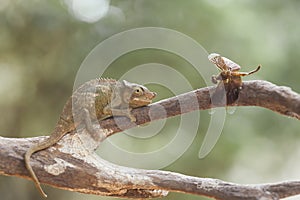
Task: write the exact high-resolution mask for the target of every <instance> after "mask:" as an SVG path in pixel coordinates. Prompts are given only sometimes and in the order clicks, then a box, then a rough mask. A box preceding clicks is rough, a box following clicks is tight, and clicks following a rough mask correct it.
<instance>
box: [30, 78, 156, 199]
mask: <svg viewBox="0 0 300 200" xmlns="http://www.w3.org/2000/svg"><path fill="white" fill-rule="evenodd" d="M155 96H156V93H155V92H151V91H150V90H149V89H148V88H146V87H145V86H142V85H139V84H135V83H130V82H128V81H126V80H122V81H118V80H114V79H105V78H97V79H93V80H90V81H88V82H85V83H84V84H82V85H81V86H79V87H78V89H76V90H75V91H74V93H73V94H72V96H71V97H70V98H69V99H68V100H67V102H66V104H65V105H64V107H63V110H62V113H61V115H60V117H59V119H58V122H57V125H56V126H55V128H54V130H53V131H52V133H51V135H50V137H48V138H46V139H45V140H42V141H41V142H39V143H37V144H34V145H33V146H31V147H30V148H29V149H28V150H27V151H26V153H25V156H24V160H25V166H26V168H27V170H28V172H29V173H30V175H31V177H32V179H33V181H34V183H35V186H36V188H37V189H38V191H39V192H40V193H41V195H42V196H43V197H47V195H46V193H45V192H44V191H43V189H42V187H41V185H40V182H39V180H38V178H37V176H36V174H35V173H34V171H33V169H32V167H31V165H30V157H31V155H32V154H34V153H35V152H38V151H41V150H43V149H46V148H48V147H51V146H53V145H54V144H56V143H57V142H58V141H59V140H60V139H61V138H62V137H63V136H64V135H66V134H68V133H70V132H72V131H74V130H75V129H76V128H77V127H78V126H79V124H81V123H83V124H84V125H85V128H86V129H87V131H88V132H89V133H90V134H91V135H96V134H97V130H95V128H93V126H92V121H93V120H104V119H106V118H109V117H112V116H125V117H127V118H129V119H130V121H131V122H135V121H136V118H135V117H134V116H133V115H132V114H131V110H132V109H133V108H137V107H142V106H147V105H148V104H150V103H151V102H152V99H153V98H154V97H155Z"/></svg>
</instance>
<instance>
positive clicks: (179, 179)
mask: <svg viewBox="0 0 300 200" xmlns="http://www.w3.org/2000/svg"><path fill="white" fill-rule="evenodd" d="M212 90H214V87H207V88H201V89H198V90H195V91H192V92H188V93H185V94H182V95H179V96H177V97H173V98H169V99H166V100H163V101H160V102H157V103H154V104H152V105H150V106H148V107H143V108H138V109H135V110H133V114H134V115H135V116H136V117H137V119H138V120H137V123H136V124H134V123H130V122H129V120H128V119H127V118H123V117H118V118H116V119H107V120H105V121H101V122H100V125H101V127H102V129H99V134H100V136H101V137H99V138H98V140H97V139H96V140H97V141H95V140H94V139H95V138H92V137H90V135H89V133H87V132H86V130H85V129H84V128H82V129H79V130H77V132H76V133H70V134H67V135H66V136H65V137H63V138H62V140H61V141H59V143H58V144H57V145H55V146H53V147H51V148H48V149H46V150H44V151H41V152H38V153H36V154H34V155H33V158H32V160H31V161H32V162H31V163H32V165H33V168H34V170H35V172H36V174H37V176H38V177H39V180H40V181H41V182H42V183H46V184H49V185H52V186H55V187H58V188H63V189H66V190H72V191H78V192H82V193H89V194H99V195H109V196H118V197H131V198H150V197H159V196H165V195H167V192H168V191H173V192H182V193H191V194H197V195H205V196H211V197H214V198H216V199H228V200H229V199H230V200H234V199H262V198H263V197H264V198H265V199H279V198H284V197H288V196H292V195H296V194H300V181H291V182H282V183H276V184H262V185H261V184H260V185H240V184H234V183H228V182H224V181H220V180H216V179H209V178H197V177H191V176H185V175H182V174H178V173H172V172H164V171H159V170H141V169H132V168H127V167H121V166H117V165H114V164H112V163H109V162H107V161H105V160H103V159H101V158H99V157H98V156H97V155H96V154H95V153H94V150H95V149H96V148H97V147H98V145H99V144H100V142H101V141H102V140H103V138H105V137H107V136H109V135H112V134H114V133H117V132H120V131H121V130H125V129H129V128H132V127H134V126H137V125H138V124H143V123H147V122H149V121H153V120H159V119H163V118H168V117H172V116H175V115H180V114H183V113H187V112H191V111H194V110H199V109H201V110H203V109H209V108H211V107H212V105H211V102H210V91H212ZM237 106H261V107H265V108H268V109H270V110H273V111H275V112H278V113H281V114H284V115H287V116H290V117H295V118H297V119H300V117H299V116H300V95H299V94H297V93H295V92H292V91H291V90H290V89H289V88H286V87H278V86H276V85H274V84H271V83H269V82H265V81H251V82H245V84H244V87H243V90H242V91H241V93H240V96H239V100H238V102H237ZM148 113H149V115H148ZM117 124H118V125H119V126H117ZM120 124H121V125H122V126H121V127H120ZM94 126H95V127H98V128H99V125H98V124H95V125H94ZM103 136H104V137H103ZM43 138H44V137H38V138H28V139H16V138H12V139H9V138H2V137H0V173H1V174H5V175H12V176H21V177H25V178H30V177H29V174H28V172H27V170H26V168H25V166H24V160H23V155H24V153H25V151H26V150H27V149H28V147H29V146H30V145H32V143H33V142H37V141H39V140H41V139H43Z"/></svg>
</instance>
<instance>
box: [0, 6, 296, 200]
mask: <svg viewBox="0 0 300 200" xmlns="http://www.w3.org/2000/svg"><path fill="white" fill-rule="evenodd" d="M79 2H80V1H76V0H61V1H39V0H31V1H19V0H1V1H0V110H1V113H2V114H1V119H0V135H1V136H5V137H32V136H39V135H48V134H49V133H50V132H51V131H52V129H53V127H54V126H55V123H56V121H57V119H58V116H59V114H60V112H61V110H62V107H63V105H64V103H65V102H66V100H67V98H68V97H69V96H70V95H71V93H72V89H73V83H74V80H75V76H76V73H77V70H78V69H79V67H80V64H81V63H82V61H83V60H84V58H85V57H86V56H87V54H88V53H89V52H90V51H91V50H92V49H93V48H94V47H95V46H96V45H97V44H99V43H100V42H101V41H103V40H105V39H107V38H109V37H110V36H112V35H113V34H116V33H119V32H121V31H125V30H129V29H132V28H138V27H147V26H153V27H165V28H169V29H174V30H176V31H179V32H181V33H183V34H186V35H188V36H189V37H191V38H193V39H194V40H196V41H197V42H198V43H200V44H201V45H202V46H203V47H204V48H205V49H206V50H207V51H208V52H218V53H220V54H222V55H224V56H226V57H228V58H230V59H232V60H234V61H237V62H238V63H239V64H240V65H242V66H243V70H242V71H249V70H251V69H253V68H254V67H255V66H257V65H258V64H261V65H262V66H263V67H262V69H261V70H260V71H259V72H258V73H257V74H255V76H251V77H247V78H246V79H264V80H268V81H270V82H273V83H275V84H278V85H285V86H288V87H291V88H292V89H293V90H294V91H296V92H298V93H299V92H300V84H299V75H300V66H299V56H300V26H299V17H300V14H299V9H300V1H297V0H290V1H279V0H277V1H273V0H267V1H258V0H252V1H250V0H246V1H233V0H224V1H221V0H215V1H210V0H203V1H200V0H189V1H182V0H181V1H180V0H164V1H159V0H152V1H149V0H148V1H147V0H111V1H104V0H102V1H98V2H97V3H96V5H94V6H92V7H93V8H94V9H95V10H101V9H103V13H102V14H101V13H100V15H96V16H94V15H93V9H90V10H89V8H90V7H91V5H93V3H95V2H94V1H92V0H89V1H82V2H80V3H79ZM86 11H88V13H89V14H90V15H89V16H85V17H84V16H82V13H84V12H86ZM120 45H121V44H120ZM116 48H118V47H117V46H116ZM194 53H197V52H194ZM149 62H157V63H162V64H165V65H168V66H170V67H173V68H174V69H177V70H178V71H180V72H181V73H182V74H184V75H185V76H187V77H188V79H189V81H190V83H191V85H192V86H193V88H194V89H196V88H200V87H204V86H205V84H204V82H203V80H201V79H199V77H197V76H194V73H193V72H192V71H190V69H191V66H190V64H189V63H188V62H186V61H185V60H183V59H182V58H180V57H178V56H175V55H172V54H170V53H167V52H163V51H158V50H151V49H150V50H138V51H135V52H131V53H129V54H128V55H124V56H122V57H120V58H119V59H118V60H116V61H115V62H114V63H112V65H111V66H110V67H109V69H108V70H107V72H106V74H105V75H107V76H110V77H114V78H118V77H120V76H121V75H122V73H121V72H123V73H124V71H125V72H126V70H127V71H128V70H129V69H131V68H133V67H134V66H136V65H141V64H143V63H149ZM208 67H211V65H210V66H208ZM121 68H122V69H121ZM166 78H167V77H166ZM149 87H151V85H150V86H149ZM152 89H153V90H155V91H157V92H158V93H159V95H158V98H157V100H159V99H163V98H166V97H169V96H172V93H171V92H170V91H168V90H167V89H166V88H163V87H158V86H157V85H153V86H152ZM200 114H201V122H200V126H199V130H198V134H197V136H196V138H195V140H194V141H193V143H192V145H191V146H190V147H189V148H188V150H187V151H186V152H185V153H184V154H183V156H181V157H180V159H178V160H177V161H176V162H174V163H173V164H171V165H169V166H167V167H166V168H164V170H170V171H175V172H179V173H184V174H188V175H193V176H200V177H212V178H219V179H222V180H226V181H231V182H237V183H264V182H277V181H283V180H297V179H298V180H299V179H300V172H299V167H300V141H299V139H300V134H299V132H300V123H299V121H297V120H295V119H291V118H287V117H284V116H281V115H279V114H277V113H274V112H271V111H269V110H266V109H263V108H257V107H240V108H237V110H236V111H235V112H234V113H233V114H230V115H229V114H228V116H227V117H226V122H225V125H224V129H223V133H222V135H221V137H220V140H219V141H218V143H217V145H216V146H215V148H214V149H213V151H212V152H211V153H210V154H209V155H208V156H207V157H205V158H204V159H199V158H198V151H199V148H200V145H201V143H202V140H203V137H204V133H205V131H206V129H207V123H208V122H209V114H208V112H207V111H201V112H200ZM179 119H180V118H174V119H170V120H169V121H168V122H169V123H166V125H165V126H166V127H165V132H166V133H165V134H166V135H167V136H166V137H169V136H168V134H170V133H172V131H173V129H175V128H176V127H177V126H178V123H179ZM163 133H164V132H163V131H162V132H160V134H163ZM151 142H152V144H153V145H154V146H155V139H154V140H153V141H151ZM156 142H159V141H156ZM130 144H132V143H130ZM137 147H139V148H141V151H143V149H142V147H143V145H138V146H137ZM154 162H155V161H154ZM44 188H45V191H46V193H47V194H48V196H49V198H48V199H49V200H51V199H73V200H79V199H85V200H87V199H89V200H93V199H103V200H106V199H111V198H108V197H99V196H94V195H85V194H79V193H72V192H68V191H62V190H58V189H54V188H51V187H47V186H44ZM0 194H1V199H3V200H10V199H22V200H32V199H42V197H40V196H39V193H38V192H37V190H36V189H35V187H34V185H33V183H32V182H31V181H28V180H24V179H20V178H16V177H4V176H1V177H0ZM164 199H169V200H171V199H172V200H181V199H185V200H187V199H188V200H196V199H197V200H199V199H206V198H202V197H199V196H193V195H186V194H175V193H171V194H170V195H168V197H166V198H164ZM290 199H292V198H290Z"/></svg>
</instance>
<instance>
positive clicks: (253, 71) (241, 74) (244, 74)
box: [237, 65, 260, 76]
mask: <svg viewBox="0 0 300 200" xmlns="http://www.w3.org/2000/svg"><path fill="white" fill-rule="evenodd" d="M259 69H260V65H258V67H257V68H256V69H255V70H252V71H250V72H237V73H238V75H239V76H248V75H250V74H254V73H255V72H257V71H258V70H259Z"/></svg>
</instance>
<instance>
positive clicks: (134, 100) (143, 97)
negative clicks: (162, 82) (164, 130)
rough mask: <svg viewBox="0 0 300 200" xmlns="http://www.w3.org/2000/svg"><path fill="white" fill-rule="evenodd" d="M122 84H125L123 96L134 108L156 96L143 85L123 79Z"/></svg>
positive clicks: (145, 103)
mask: <svg viewBox="0 0 300 200" xmlns="http://www.w3.org/2000/svg"><path fill="white" fill-rule="evenodd" d="M122 83H123V85H124V86H125V88H126V89H125V90H126V91H125V92H124V95H125V98H124V99H126V100H127V101H128V102H127V103H128V104H129V107H131V108H136V107H141V106H146V105H148V104H150V103H151V102H152V99H153V98H154V97H155V96H156V93H155V92H151V91H150V90H149V89H148V88H146V87H145V86H142V85H139V84H135V83H130V82H128V81H125V80H123V81H122Z"/></svg>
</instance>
